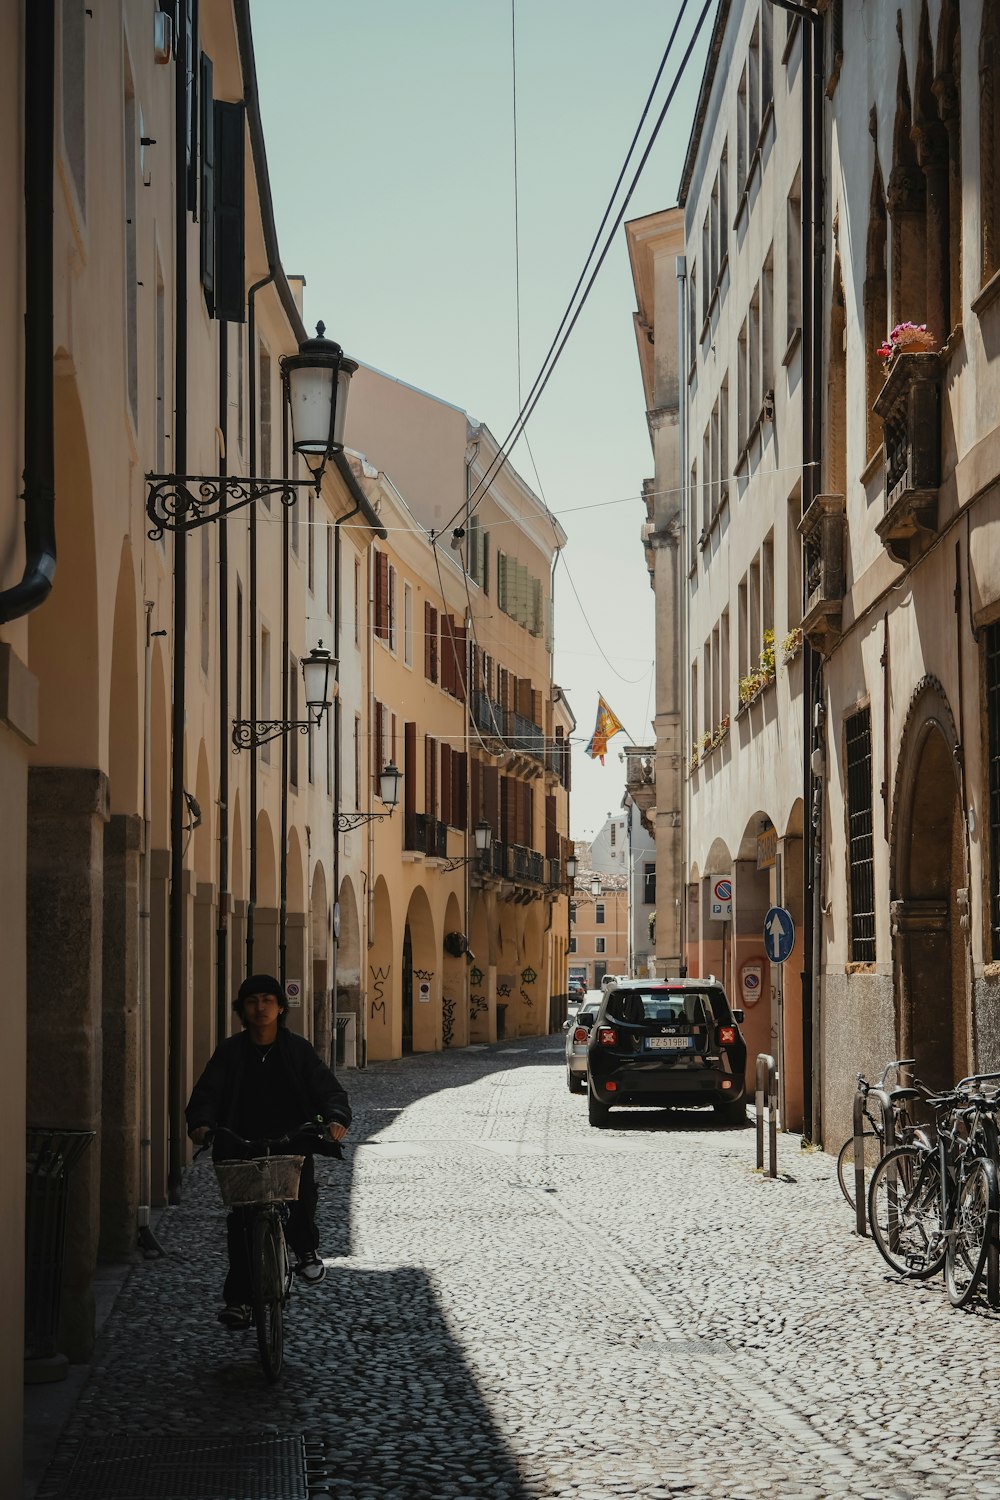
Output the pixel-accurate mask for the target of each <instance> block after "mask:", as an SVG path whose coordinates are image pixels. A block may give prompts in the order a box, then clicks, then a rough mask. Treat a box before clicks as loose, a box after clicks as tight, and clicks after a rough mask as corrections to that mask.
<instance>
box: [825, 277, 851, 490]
mask: <svg viewBox="0 0 1000 1500" xmlns="http://www.w3.org/2000/svg"><path fill="white" fill-rule="evenodd" d="M846 334H847V301H846V298H845V296H844V277H843V274H842V272H841V268H840V255H839V254H838V255H837V257H836V259H835V260H834V263H833V289H832V294H831V298H830V346H829V347H830V358H829V363H828V366H827V377H826V442H825V445H824V446H825V448H826V453H827V492H828V493H829V494H831V495H843V496H844V497H845V500H846V497H847V349H846V347H845V338H846Z"/></svg>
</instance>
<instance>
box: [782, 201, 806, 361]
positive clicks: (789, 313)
mask: <svg viewBox="0 0 1000 1500" xmlns="http://www.w3.org/2000/svg"><path fill="white" fill-rule="evenodd" d="M785 268H786V269H785V274H786V282H785V309H786V310H785V342H786V343H788V344H790V343H791V341H792V339H793V337H794V336H795V334H797V333H798V332H799V329H800V328H801V327H802V186H801V180H800V174H799V173H798V172H796V174H795V181H794V183H793V184H792V190H791V192H790V193H789V195H788V201H787V203H786V205H785Z"/></svg>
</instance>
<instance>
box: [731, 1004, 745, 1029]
mask: <svg viewBox="0 0 1000 1500" xmlns="http://www.w3.org/2000/svg"><path fill="white" fill-rule="evenodd" d="M733 1020H734V1021H735V1022H736V1024H737V1026H742V1025H743V1009H742V1006H737V1007H736V1009H735V1010H734V1011H733Z"/></svg>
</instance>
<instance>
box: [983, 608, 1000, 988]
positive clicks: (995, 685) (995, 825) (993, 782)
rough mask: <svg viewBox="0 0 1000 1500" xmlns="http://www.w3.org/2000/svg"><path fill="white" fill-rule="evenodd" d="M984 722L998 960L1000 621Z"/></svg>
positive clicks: (990, 632) (994, 633) (992, 636)
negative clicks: (986, 737) (985, 727)
mask: <svg viewBox="0 0 1000 1500" xmlns="http://www.w3.org/2000/svg"><path fill="white" fill-rule="evenodd" d="M985 652H986V723H987V729H988V734H989V750H988V754H989V791H990V806H989V820H990V877H989V880H990V956H991V957H992V958H994V959H995V958H1000V621H996V622H995V623H994V624H992V625H989V626H987V628H986V631H985Z"/></svg>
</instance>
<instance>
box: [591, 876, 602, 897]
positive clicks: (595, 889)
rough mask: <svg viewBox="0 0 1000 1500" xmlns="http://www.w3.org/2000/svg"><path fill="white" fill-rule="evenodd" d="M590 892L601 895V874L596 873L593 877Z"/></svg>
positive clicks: (593, 894)
mask: <svg viewBox="0 0 1000 1500" xmlns="http://www.w3.org/2000/svg"><path fill="white" fill-rule="evenodd" d="M590 894H591V895H592V896H599V895H600V894H601V877H600V875H594V876H593V877H592V879H591V882H590Z"/></svg>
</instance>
